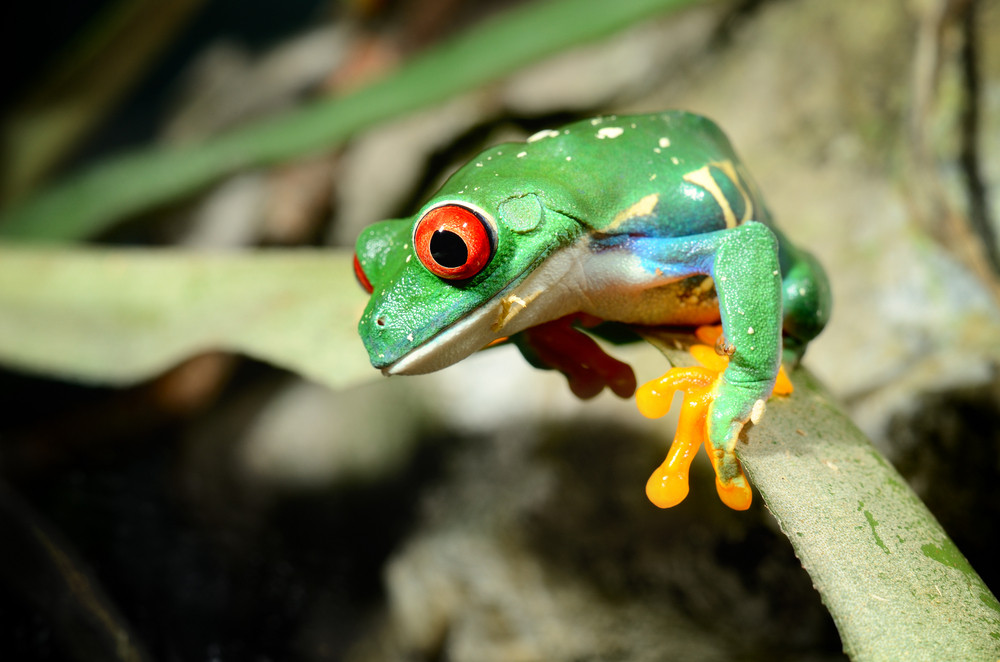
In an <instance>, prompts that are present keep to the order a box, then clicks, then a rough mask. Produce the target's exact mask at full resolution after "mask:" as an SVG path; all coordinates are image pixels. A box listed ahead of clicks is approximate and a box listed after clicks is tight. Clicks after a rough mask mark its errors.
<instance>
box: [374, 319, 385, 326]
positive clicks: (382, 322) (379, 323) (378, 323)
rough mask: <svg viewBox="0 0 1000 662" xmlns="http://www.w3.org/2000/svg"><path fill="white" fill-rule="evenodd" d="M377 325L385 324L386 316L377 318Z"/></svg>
mask: <svg viewBox="0 0 1000 662" xmlns="http://www.w3.org/2000/svg"><path fill="white" fill-rule="evenodd" d="M375 326H385V318H384V317H378V318H376V319H375Z"/></svg>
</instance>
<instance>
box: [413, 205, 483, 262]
mask: <svg viewBox="0 0 1000 662" xmlns="http://www.w3.org/2000/svg"><path fill="white" fill-rule="evenodd" d="M413 246H414V248H415V249H416V251H417V258H419V259H420V262H421V263H422V264H423V265H424V266H425V267H427V270H428V271H430V272H431V273H432V274H434V275H435V276H440V277H441V278H446V279H448V280H465V279H468V278H472V277H473V276H475V275H476V274H478V273H479V272H480V271H482V270H483V267H485V266H486V265H487V264H488V263H489V261H490V258H492V257H493V241H492V238H491V231H490V228H489V227H488V226H487V225H486V222H485V221H484V220H483V218H482V217H481V216H480V215H479V214H477V213H476V212H474V211H472V210H471V209H469V208H467V207H462V206H460V205H442V206H440V207H435V208H434V209H431V210H430V211H429V212H427V213H426V214H424V217H423V218H421V219H420V221H419V222H418V223H417V228H416V230H414V232H413Z"/></svg>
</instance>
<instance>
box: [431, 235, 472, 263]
mask: <svg viewBox="0 0 1000 662" xmlns="http://www.w3.org/2000/svg"><path fill="white" fill-rule="evenodd" d="M430 248H431V257H432V258H434V261H435V262H437V263H438V264H440V265H441V266H442V267H444V268H446V269H455V268H456V267H460V266H462V265H463V264H465V263H466V262H468V261H469V248H468V247H467V246H466V245H465V242H464V241H463V240H462V238H461V237H459V236H458V235H457V234H455V233H454V232H451V231H450V230H438V231H437V232H435V233H434V234H433V235H431V246H430Z"/></svg>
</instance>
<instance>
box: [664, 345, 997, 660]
mask: <svg viewBox="0 0 1000 662" xmlns="http://www.w3.org/2000/svg"><path fill="white" fill-rule="evenodd" d="M644 337H646V338H647V339H648V340H649V341H650V342H652V343H653V344H654V345H655V346H657V347H658V348H659V349H660V350H661V351H663V352H664V354H666V355H667V357H668V358H669V359H671V362H673V363H675V364H677V365H682V364H690V363H693V361H692V360H691V358H690V356H689V355H687V353H686V352H683V351H680V350H678V349H677V348H676V347H677V346H676V344H675V343H674V340H675V336H673V335H669V334H662V335H659V334H644ZM792 382H793V383H794V385H795V392H794V393H793V394H792V395H791V396H788V397H775V398H772V399H771V401H770V402H768V406H767V413H766V414H765V415H764V418H763V419H762V420H761V422H760V423H759V424H758V425H755V426H752V427H751V429H750V430H749V431H748V433H747V435H746V440H747V443H746V444H740V446H739V447H738V448H737V455H738V456H739V458H740V460H741V461H742V462H743V467H744V468H745V469H746V472H747V475H748V476H749V478H750V480H751V482H752V483H753V485H754V487H755V488H756V490H757V491H758V492H759V493H760V496H761V497H762V498H763V500H764V503H765V504H766V505H767V507H768V509H769V510H770V511H771V513H772V514H773V515H774V516H775V518H776V519H777V520H778V523H779V525H780V526H781V530H782V531H783V532H784V534H785V535H786V536H788V539H789V540H790V541H791V543H792V546H793V547H794V548H795V553H796V554H797V555H798V557H799V559H800V560H801V561H802V565H803V566H804V567H805V569H806V570H807V571H808V572H809V575H810V576H811V577H812V580H813V583H814V585H815V586H816V588H817V590H818V591H819V592H820V595H821V596H822V598H823V602H824V603H825V604H826V606H827V608H828V609H829V610H830V613H831V614H832V615H833V619H834V621H835V622H836V624H837V628H838V629H839V631H840V636H841V640H842V641H843V644H844V649H845V651H847V653H848V654H849V655H850V656H851V658H852V659H854V660H903V659H921V660H995V659H997V658H998V656H1000V604H998V602H997V599H996V598H995V597H994V596H993V594H992V593H990V590H989V589H988V588H987V587H986V585H985V584H984V583H983V581H982V579H980V577H979V575H978V574H977V573H976V571H975V570H973V568H972V567H971V566H970V565H969V563H968V561H966V559H965V557H964V556H962V553H961V552H960V551H959V550H958V548H957V547H955V544H954V543H953V542H952V541H951V540H950V539H949V538H948V535H947V534H946V533H945V532H944V530H943V529H942V528H941V526H940V525H939V524H938V522H937V520H936V519H934V516H933V515H932V514H931V513H930V511H928V510H927V508H926V507H925V506H924V504H923V503H922V502H921V501H920V499H919V498H918V497H917V495H916V494H915V493H914V492H913V491H912V490H911V489H910V487H909V486H908V485H907V484H906V481H905V480H904V479H903V478H902V476H900V475H899V474H898V473H897V472H896V470H895V469H894V468H893V467H892V465H890V464H889V462H888V461H887V460H886V459H885V458H884V457H883V456H882V455H881V454H880V453H879V452H878V450H876V449H875V447H874V446H872V444H871V442H870V441H868V439H867V438H866V437H865V436H864V434H863V433H862V432H861V431H860V430H859V429H858V428H857V427H856V426H855V425H854V424H853V423H851V421H850V420H849V419H848V418H847V417H846V416H845V415H844V414H843V413H842V412H841V411H840V410H839V409H838V408H837V407H836V406H835V405H834V404H833V403H832V402H831V400H830V396H829V395H828V394H826V393H825V392H824V391H823V389H822V388H821V387H820V385H819V383H818V382H817V380H816V379H815V378H814V377H812V375H810V374H809V373H808V372H807V371H806V370H804V369H802V368H799V369H796V370H794V371H793V372H792Z"/></svg>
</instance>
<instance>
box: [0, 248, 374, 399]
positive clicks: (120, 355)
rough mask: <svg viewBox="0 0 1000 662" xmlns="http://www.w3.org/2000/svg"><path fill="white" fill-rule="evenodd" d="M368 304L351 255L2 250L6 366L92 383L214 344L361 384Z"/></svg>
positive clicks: (0, 357)
mask: <svg viewBox="0 0 1000 662" xmlns="http://www.w3.org/2000/svg"><path fill="white" fill-rule="evenodd" d="M364 304H365V294H364V292H363V291H362V289H361V287H360V286H359V285H358V284H357V283H356V282H355V281H354V272H353V270H352V268H351V255H350V253H349V252H348V251H336V250H262V251H253V252H241V253H236V252H234V253H192V252H189V251H180V250H108V249H105V250H98V249H79V248H74V249H26V248H23V247H17V248H14V247H10V246H0V361H2V362H3V363H5V364H7V365H10V366H14V367H19V368H21V369H24V370H30V371H34V372H43V373H49V374H52V375H58V376H60V377H64V378H70V379H76V380H82V381H87V382H93V383H101V384H129V383H133V382H137V381H139V380H142V379H146V378H148V377H151V376H154V375H156V374H158V373H159V372H161V371H163V370H166V369H167V368H170V367H171V366H173V365H174V364H176V363H177V362H179V361H181V360H183V359H185V358H187V357H189V356H191V355H193V354H196V353H199V352H204V351H209V350H228V351H234V352H245V353H246V354H248V355H250V356H253V357H256V358H259V359H262V360H265V361H269V362H271V363H274V364H276V365H279V366H282V367H284V368H288V369H289V370H294V371H296V372H298V373H299V374H301V375H304V376H306V377H309V378H311V379H313V380H316V381H318V382H321V383H323V384H326V385H328V386H331V387H334V388H336V387H343V386H346V385H348V384H352V383H357V382H359V381H363V380H365V379H367V378H374V377H376V376H378V373H377V372H376V371H375V370H374V369H372V367H371V366H370V365H369V364H368V360H367V355H366V354H365V351H364V349H363V348H362V346H361V341H360V340H359V339H358V335H357V330H356V325H357V320H358V318H359V317H360V314H361V310H362V309H363V307H364Z"/></svg>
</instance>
